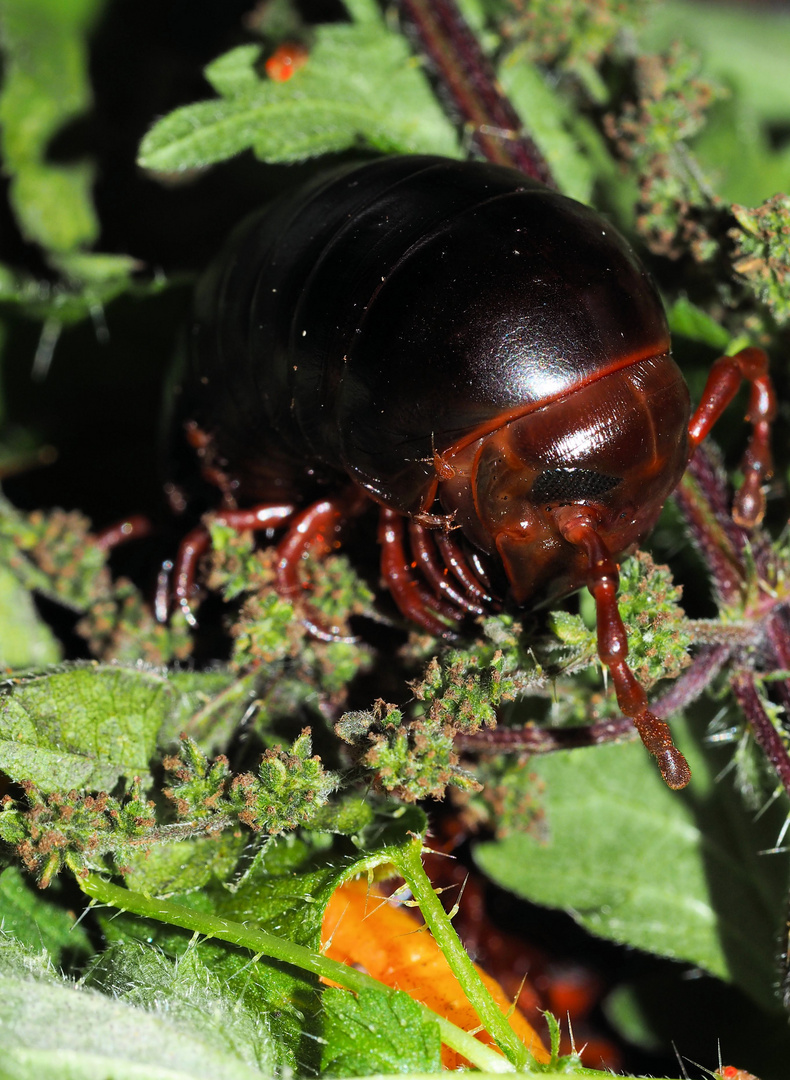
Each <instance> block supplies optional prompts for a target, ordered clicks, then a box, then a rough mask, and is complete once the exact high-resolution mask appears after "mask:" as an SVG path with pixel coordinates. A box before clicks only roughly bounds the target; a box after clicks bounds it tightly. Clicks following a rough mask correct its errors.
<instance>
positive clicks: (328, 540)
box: [277, 490, 369, 643]
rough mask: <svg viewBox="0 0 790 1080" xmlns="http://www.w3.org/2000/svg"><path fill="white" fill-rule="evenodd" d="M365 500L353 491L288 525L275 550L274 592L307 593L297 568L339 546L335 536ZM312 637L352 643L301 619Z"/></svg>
mask: <svg viewBox="0 0 790 1080" xmlns="http://www.w3.org/2000/svg"><path fill="white" fill-rule="evenodd" d="M368 505H369V503H368V500H367V498H366V497H365V496H364V495H362V494H361V493H360V492H358V491H356V490H353V491H351V492H350V493H349V492H344V493H343V494H341V495H338V496H336V497H334V498H331V499H322V500H321V501H320V502H316V503H313V504H312V506H308V507H307V509H305V510H303V511H302V512H301V514H298V515H297V516H296V517H295V518H294V520H293V521H292V522H291V524H290V526H289V528H288V532H287V533H286V534H285V536H284V537H283V539H282V540H281V541H280V543H279V545H278V546H277V590H278V592H279V593H280V594H281V595H282V596H287V597H292V598H296V597H298V596H300V595H302V593H303V592H304V590H305V589H309V587H310V586H309V585H307V584H305V583H304V582H302V580H301V578H300V577H299V565H300V563H301V562H302V560H303V559H306V558H307V556H308V555H311V554H312V555H315V556H317V557H319V558H320V557H321V556H322V555H328V554H329V552H331V551H333V550H334V549H335V548H337V547H339V546H340V542H339V534H340V529H341V528H342V526H343V524H344V522H345V521H346V520H347V519H348V518H349V517H350V516H354V515H356V514H359V513H361V512H362V511H363V510H364V509H365V507H366V506H368ZM303 621H304V624H305V626H306V627H307V629H308V630H309V632H310V633H311V634H312V636H313V637H316V638H319V639H320V640H321V641H341V642H348V643H351V642H354V641H356V640H357V639H356V638H354V637H345V636H343V635H342V634H341V633H340V630H339V628H338V627H336V626H331V627H323V626H321V625H320V623H319V622H317V621H315V620H314V619H309V618H304V619H303Z"/></svg>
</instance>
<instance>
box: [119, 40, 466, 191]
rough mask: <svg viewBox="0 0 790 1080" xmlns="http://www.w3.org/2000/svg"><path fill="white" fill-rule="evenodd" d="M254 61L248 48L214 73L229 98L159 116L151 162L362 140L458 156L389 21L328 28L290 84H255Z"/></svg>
mask: <svg viewBox="0 0 790 1080" xmlns="http://www.w3.org/2000/svg"><path fill="white" fill-rule="evenodd" d="M254 59H255V57H254V54H253V52H252V51H251V50H250V49H249V48H247V47H244V48H243V49H236V50H234V51H233V52H232V53H230V54H227V55H226V56H225V57H222V58H220V60H217V61H214V63H213V64H212V65H211V66H210V67H209V69H208V72H207V75H208V77H209V79H210V80H211V81H212V82H213V84H214V86H215V88H216V89H218V90H220V91H221V92H222V93H223V94H226V95H228V96H225V97H222V98H219V99H218V100H215V101H201V102H198V103H197V104H195V105H187V106H185V107H184V108H181V109H177V110H176V111H175V112H173V113H171V114H170V115H169V116H166V117H165V118H164V119H163V120H161V121H159V123H158V124H156V125H155V126H154V127H153V128H152V129H151V131H149V133H148V134H147V135H146V137H145V138H144V139H143V142H142V144H141V147H140V157H139V162H140V164H141V165H142V166H143V168H146V169H152V170H155V171H157V172H178V171H183V170H185V169H195V168H201V167H203V166H206V165H211V164H214V163H216V162H219V161H224V160H226V159H227V158H229V157H233V156H234V155H236V154H239V153H241V152H242V151H243V150H247V149H251V150H252V151H253V152H254V153H255V155H256V156H257V157H259V158H261V159H262V160H264V161H278V162H292V161H302V160H304V159H305V158H309V157H316V156H317V155H319V154H327V153H332V152H337V151H340V150H345V149H348V148H349V147H353V146H356V145H361V144H362V143H367V144H368V145H370V146H372V147H374V148H375V149H377V150H380V151H382V152H383V153H420V152H423V153H426V152H432V153H440V154H447V155H449V156H454V155H455V154H456V153H457V140H456V138H455V135H454V133H453V129H452V126H451V125H450V123H449V122H448V121H447V120H446V119H445V117H444V116H443V114H442V112H441V110H440V109H439V107H438V105H437V103H436V101H435V99H434V98H433V96H432V95H431V93H430V91H429V88H428V85H427V83H426V81H425V79H424V77H423V75H422V73H421V72H420V70H419V67H418V66H417V65H416V64H415V63H414V61H413V60H412V59H411V57H410V55H409V49H408V46H407V44H406V42H405V41H404V40H403V39H402V38H401V37H399V36H398V35H396V34H393V33H391V32H389V31H387V30H386V29H385V28H384V26H383V24H380V23H379V24H378V25H377V24H375V23H372V22H367V23H364V24H355V25H351V26H349V25H345V24H335V25H331V26H322V27H319V28H318V30H317V34H316V41H315V45H314V48H313V49H312V51H311V53H310V56H309V59H308V62H307V65H306V67H305V68H304V69H303V70H302V71H300V72H298V73H297V74H296V75H295V76H294V77H293V78H292V79H291V80H290V81H288V82H287V83H278V82H273V81H272V80H269V79H258V78H257V77H256V81H255V82H254V83H253V82H252V78H251V76H252V75H254V71H253V69H252V64H253V62H254ZM341 74H342V77H340V75H341Z"/></svg>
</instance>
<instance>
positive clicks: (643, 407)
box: [439, 354, 689, 604]
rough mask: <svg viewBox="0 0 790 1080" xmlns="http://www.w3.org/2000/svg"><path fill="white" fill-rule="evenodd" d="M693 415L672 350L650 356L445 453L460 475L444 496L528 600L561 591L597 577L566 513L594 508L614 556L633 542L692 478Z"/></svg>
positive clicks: (520, 598) (446, 485) (445, 486)
mask: <svg viewBox="0 0 790 1080" xmlns="http://www.w3.org/2000/svg"><path fill="white" fill-rule="evenodd" d="M688 421H689V395H688V390H687V388H686V384H685V382H684V380H683V377H682V375H681V374H680V371H679V370H678V367H677V365H676V364H675V362H674V360H673V359H672V357H671V356H669V355H668V354H665V355H662V356H658V357H652V358H650V359H646V360H639V361H637V362H635V363H631V364H628V365H626V366H624V367H621V368H619V369H617V370H616V371H613V372H610V373H609V374H606V375H602V376H601V377H600V378H598V379H594V380H590V381H588V382H587V383H586V384H584V385H582V386H581V387H579V388H578V389H575V390H573V391H571V392H570V393H567V394H564V395H562V396H561V397H558V398H555V399H554V400H553V401H550V402H548V403H547V404H545V405H543V406H541V407H539V408H533V409H532V410H530V411H528V412H525V413H523V414H522V415H520V416H517V417H515V418H512V419H507V420H506V421H505V422H504V423H503V424H501V426H499V427H497V428H496V429H495V430H493V431H490V432H489V433H487V434H484V435H482V436H480V437H479V438H477V439H473V440H471V441H466V442H465V444H464V445H463V446H459V447H458V448H454V449H453V450H452V451H451V452H450V453H448V454H444V455H443V458H444V460H445V462H447V463H449V464H451V465H452V469H453V475H452V476H451V477H448V478H447V479H444V480H442V482H441V483H440V485H439V497H440V499H441V501H442V504H443V506H444V508H445V509H446V510H447V511H448V512H450V513H455V520H456V521H457V523H458V525H460V527H461V529H462V530H463V532H464V533H465V535H466V536H467V537H468V538H469V539H470V540H471V541H472V543H474V544H475V545H476V546H478V547H480V548H482V549H483V550H485V551H488V552H489V553H491V554H492V555H499V557H500V558H501V560H502V562H503V564H504V567H505V571H506V573H507V576H508V579H509V582H510V585H511V589H512V592H513V596H514V599H515V600H516V602H517V603H519V604H524V603H526V602H528V601H532V602H540V601H543V600H546V599H549V598H554V597H556V596H560V595H563V594H565V593H568V592H571V591H573V590H574V589H578V588H579V587H580V586H582V585H584V584H585V582H586V580H587V575H588V572H589V567H588V565H587V560H586V558H585V557H584V556H583V555H582V553H580V552H579V551H578V549H577V548H575V547H573V546H572V545H571V544H569V543H568V542H567V541H566V540H565V539H563V537H562V535H561V533H560V529H559V526H558V523H557V516H556V512H557V511H558V510H559V509H560V508H562V507H566V506H569V505H570V506H583V507H586V508H588V510H589V511H590V512H591V514H592V516H593V518H594V519H595V520H596V522H597V531H598V533H599V535H600V537H601V539H602V540H603V542H604V543H605V544H606V547H607V549H608V550H609V551H610V552H611V553H612V554H613V555H614V556H618V555H620V554H623V553H624V552H626V551H629V550H631V549H632V548H634V547H635V545H637V544H638V543H639V542H640V541H641V540H642V538H643V537H644V536H645V535H646V534H647V533H648V532H649V531H650V529H651V528H652V527H653V525H654V524H655V522H656V519H657V517H658V515H659V513H660V511H661V507H662V506H663V504H664V502H665V500H666V498H667V496H668V495H669V494H670V492H671V491H672V490H673V489H674V488H675V487H676V485H677V484H678V482H679V480H680V478H681V476H682V475H683V471H684V469H685V467H686V463H687V460H688V436H687V428H688ZM447 471H449V470H447Z"/></svg>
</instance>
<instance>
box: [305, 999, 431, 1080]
mask: <svg viewBox="0 0 790 1080" xmlns="http://www.w3.org/2000/svg"><path fill="white" fill-rule="evenodd" d="M322 1000H323V1003H324V1009H325V1010H326V1019H325V1022H324V1039H325V1040H326V1043H325V1045H324V1055H323V1059H322V1062H321V1071H322V1072H323V1073H324V1074H325V1075H327V1076H338V1077H340V1076H369V1075H370V1074H371V1073H383V1074H384V1075H387V1074H393V1073H412V1072H416V1073H430V1072H441V1068H442V1061H441V1038H440V1035H439V1027H438V1025H437V1024H436V1023H433V1022H431V1021H426V1020H425V1017H424V1016H423V1014H422V1011H421V1009H420V1007H419V1005H418V1004H417V1002H416V1001H414V1000H413V999H412V998H410V997H409V995H408V994H404V993H401V992H399V991H397V990H393V991H392V992H391V993H389V994H387V993H384V992H382V993H373V992H367V991H366V992H364V993H361V994H352V993H350V992H349V991H348V990H341V989H338V988H335V987H327V989H326V990H324V993H323V996H322Z"/></svg>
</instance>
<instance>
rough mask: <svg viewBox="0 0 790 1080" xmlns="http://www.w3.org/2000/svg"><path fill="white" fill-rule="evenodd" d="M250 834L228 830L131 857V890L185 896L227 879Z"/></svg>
mask: <svg viewBox="0 0 790 1080" xmlns="http://www.w3.org/2000/svg"><path fill="white" fill-rule="evenodd" d="M246 843H248V837H246V836H243V835H242V833H241V832H240V831H239V832H235V833H231V832H229V831H227V830H226V831H225V832H222V833H220V834H219V835H218V836H214V835H209V836H195V837H192V838H191V839H189V840H180V841H178V842H177V843H174V844H164V845H161V846H157V847H154V848H152V849H151V850H150V851H143V852H140V853H139V854H137V855H136V856H132V858H127V859H126V860H125V867H124V880H125V881H126V884H127V885H128V887H129V888H130V889H136V890H137V891H138V892H145V893H149V894H151V895H156V896H170V895H172V894H176V893H178V894H180V895H182V896H183V895H184V894H186V893H189V892H192V891H193V890H194V889H202V888H203V887H204V885H207V884H208V883H209V882H210V881H220V882H224V881H227V880H228V879H229V878H230V877H231V875H232V873H233V870H234V868H235V866H236V864H237V863H238V861H239V858H240V856H241V853H242V851H243V849H244V846H245V844H246Z"/></svg>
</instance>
